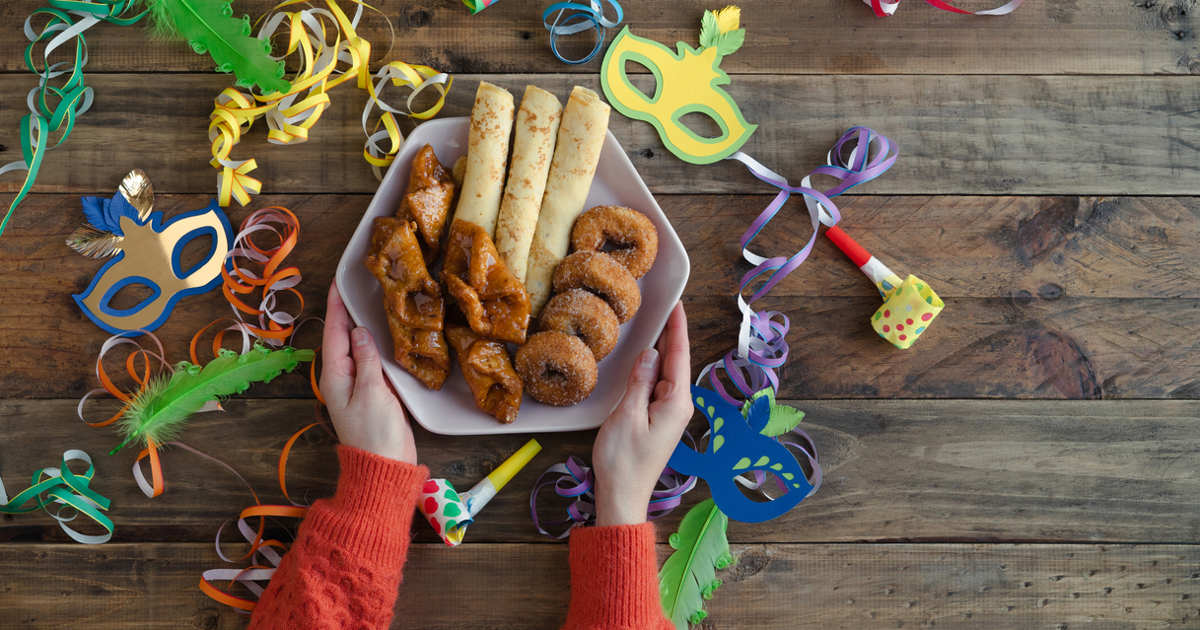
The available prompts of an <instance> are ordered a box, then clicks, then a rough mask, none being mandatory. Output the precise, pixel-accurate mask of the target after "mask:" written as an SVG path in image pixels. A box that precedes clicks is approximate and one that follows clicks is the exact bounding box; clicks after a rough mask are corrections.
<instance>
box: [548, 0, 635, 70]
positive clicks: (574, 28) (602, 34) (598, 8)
mask: <svg viewBox="0 0 1200 630" xmlns="http://www.w3.org/2000/svg"><path fill="white" fill-rule="evenodd" d="M602 2H603V3H607V4H608V6H610V7H612V10H613V13H614V14H615V17H613V18H612V19H609V18H607V17H605V15H604V5H603V4H601V3H602ZM624 19H625V11H624V10H622V9H621V5H620V3H618V2H617V0H589V2H588V4H582V3H579V2H555V3H554V4H552V5H550V6H548V7H546V10H545V11H542V26H545V27H546V30H547V31H549V32H550V52H552V53H554V56H555V57H558V60H559V61H562V62H563V63H570V64H577V63H586V62H588V61H591V60H592V58H593V57H595V56H596V53H599V52H600V51H601V50H602V49H603V48H604V40H605V38H606V37H607V35H608V29H610V28H616V27H617V25H619V24H620V23H621V21H622V20H624ZM588 31H594V32H595V34H596V45H595V46H593V47H592V50H591V51H590V52H588V53H587V54H586V55H584V56H582V57H578V58H575V59H570V58H567V57H564V56H563V55H562V53H561V52H559V50H558V39H559V38H560V37H564V36H568V35H577V34H579V33H585V32H588Z"/></svg>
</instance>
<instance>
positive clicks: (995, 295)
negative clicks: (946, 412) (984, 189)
mask: <svg viewBox="0 0 1200 630" xmlns="http://www.w3.org/2000/svg"><path fill="white" fill-rule="evenodd" d="M369 200H370V197H369V196H368V195H286V196H271V195H268V196H264V197H262V198H261V199H260V202H259V205H256V206H255V207H263V206H266V205H271V204H279V205H284V206H287V207H289V208H291V209H292V210H294V211H295V212H296V213H297V214H298V215H299V216H300V217H301V221H302V225H303V227H302V232H301V243H302V247H301V249H300V250H299V251H298V253H297V254H295V255H294V256H293V258H289V261H293V260H294V264H297V265H298V266H299V267H300V269H301V271H302V273H303V274H304V278H305V279H304V281H303V282H302V283H301V285H300V289H301V290H302V293H303V295H304V299H305V302H306V305H307V310H306V311H305V312H306V313H308V314H321V313H322V312H323V311H324V296H325V292H326V289H327V287H328V285H329V282H330V281H331V279H332V275H333V270H334V267H335V266H336V259H337V258H338V256H339V252H341V251H342V249H343V248H344V247H345V243H346V241H347V240H348V239H349V236H350V233H351V232H352V231H353V229H354V228H355V227H356V226H357V224H358V221H359V219H360V217H361V214H362V212H363V211H364V210H365V209H366V206H367V204H368V203H369ZM766 200H767V198H765V197H761V196H737V197H725V196H690V195H689V196H663V197H662V198H661V201H662V204H663V206H664V209H665V210H666V212H667V214H668V216H670V217H672V219H673V221H674V224H675V225H676V227H677V229H678V230H679V232H680V235H681V238H682V239H683V241H684V244H685V246H686V247H687V248H688V250H689V251H691V252H698V251H704V252H714V253H715V255H716V256H718V258H715V259H714V260H715V261H717V262H718V263H719V264H712V265H696V266H695V267H694V269H693V275H692V278H691V280H690V282H689V285H688V288H687V291H686V293H685V298H686V303H687V307H688V309H689V313H690V328H691V334H692V338H693V342H694V345H693V347H694V350H693V360H694V362H695V365H696V368H697V370H698V368H699V366H701V365H703V364H705V363H707V362H709V361H712V360H715V359H716V358H717V357H719V356H720V355H721V354H722V353H724V352H726V351H727V350H728V349H729V348H731V347H732V345H733V343H734V339H735V335H736V333H737V323H738V317H737V314H736V312H735V306H734V300H733V299H732V297H731V296H732V294H733V291H734V289H735V287H736V280H737V277H738V276H737V274H738V272H739V271H740V270H742V269H745V268H746V265H745V264H744V263H743V262H741V260H740V252H739V251H738V250H737V248H736V247H737V246H736V242H735V240H734V238H733V235H737V234H740V233H741V231H742V230H743V229H744V226H745V225H748V224H749V222H750V221H751V220H752V219H753V217H754V216H755V215H756V214H757V213H758V212H759V211H760V209H761V208H762V206H763V205H764V204H765V202H766ZM847 201H848V202H849V203H848V204H846V205H845V208H844V210H845V215H846V220H845V226H846V229H847V231H849V232H850V233H851V234H853V235H855V236H856V237H857V238H858V239H859V240H860V241H861V242H862V243H863V244H864V245H865V246H866V247H868V248H869V249H871V250H872V251H875V252H877V253H878V254H879V255H880V256H881V257H883V258H885V259H887V260H888V261H889V263H891V264H892V265H894V267H895V268H896V269H897V270H898V271H902V272H903V271H911V272H914V273H916V274H918V275H920V276H921V277H922V278H924V279H925V280H927V281H928V282H930V283H931V284H932V286H934V287H935V288H936V289H937V290H938V291H939V292H940V294H941V295H942V296H943V297H944V298H945V299H946V300H947V302H948V304H949V307H948V309H947V310H946V311H945V313H944V314H942V315H941V316H940V317H939V319H938V320H937V321H936V322H935V327H933V328H931V329H930V331H929V333H928V334H927V336H928V339H925V340H922V341H921V343H920V345H919V346H918V351H912V352H903V351H899V350H894V349H893V348H892V347H891V346H888V345H887V344H885V343H883V342H882V341H880V340H879V339H878V338H877V337H876V336H875V334H874V333H873V332H872V330H871V329H870V327H869V326H868V324H867V319H868V318H869V317H870V316H871V314H872V313H873V312H874V310H875V309H876V308H878V305H879V299H878V296H877V295H876V293H875V292H874V289H873V288H872V287H871V285H870V283H869V282H867V280H866V278H864V277H863V276H862V274H860V273H859V272H858V271H857V270H855V269H854V268H853V266H852V265H851V264H850V263H849V262H847V261H846V260H845V259H844V258H843V257H842V255H841V254H840V253H838V252H837V251H836V250H835V248H834V247H833V246H832V245H831V244H830V243H827V242H825V239H822V240H821V241H820V242H819V243H818V244H817V247H816V248H815V253H814V254H813V257H812V259H811V260H810V261H809V262H808V263H806V264H805V265H804V266H802V267H801V268H800V269H799V270H798V271H797V272H796V273H794V274H793V275H792V276H791V277H789V278H788V279H787V280H785V281H784V282H783V283H782V284H780V285H779V287H777V288H776V289H775V291H774V292H773V293H772V295H771V297H769V298H767V300H766V301H765V305H766V306H768V307H769V308H773V309H778V310H781V311H783V312H784V313H786V314H787V315H788V316H789V317H790V318H791V320H792V332H791V333H790V336H789V341H790V342H791V344H792V360H791V361H790V363H789V365H788V366H787V367H786V368H784V374H785V378H784V382H785V388H784V393H785V395H787V396H790V397H797V398H830V397H835V398H841V397H868V398H874V397H933V398H970V397H992V398H996V397H1000V398H1005V397H1007V398H1101V397H1109V398H1195V397H1198V396H1200V380H1198V379H1200V376H1198V375H1200V353H1198V352H1196V350H1197V349H1198V348H1200V340H1198V339H1197V337H1196V335H1195V334H1194V329H1195V322H1196V320H1195V315H1194V313H1195V309H1196V308H1197V305H1198V304H1200V293H1197V291H1200V289H1198V288H1197V287H1200V282H1197V279H1198V277H1197V272H1196V270H1195V267H1194V266H1193V265H1192V264H1191V262H1190V261H1192V260H1195V259H1196V258H1197V255H1200V246H1198V245H1197V243H1198V242H1200V240H1198V239H1196V238H1195V236H1194V235H1196V234H1198V233H1200V200H1196V199H1194V198H1181V199H1166V198H1115V199H1084V198H1071V197H1068V198H1022V197H965V198H964V197H855V198H849V199H848V200H847ZM78 203H79V201H78V197H77V196H74V195H34V196H33V197H32V198H30V200H29V202H28V203H27V204H26V205H25V206H23V207H22V208H21V209H20V213H19V214H18V215H17V217H16V219H15V220H14V222H13V224H12V225H11V226H10V228H9V230H8V231H7V233H6V234H5V236H4V238H3V239H0V328H3V329H5V330H8V331H11V333H10V334H9V335H8V336H7V337H6V339H5V341H4V348H5V349H6V351H7V353H8V360H7V365H8V369H6V370H4V371H3V372H0V387H2V388H3V390H4V391H5V392H6V393H7V395H8V396H15V397H29V396H32V397H39V398H58V397H66V396H79V395H82V394H83V393H84V392H86V391H87V390H89V389H92V388H94V387H97V383H96V380H95V376H94V375H93V374H92V370H91V368H90V367H88V365H89V363H90V362H91V361H92V360H93V358H94V357H95V356H96V353H97V351H98V349H99V347H100V344H101V343H102V342H103V340H104V339H105V338H106V337H107V335H106V334H104V333H103V332H102V331H101V330H100V329H98V328H96V327H94V326H93V325H92V324H91V323H90V322H89V321H88V320H87V319H86V318H85V317H84V316H83V314H82V313H81V312H80V310H79V308H78V307H77V306H76V305H75V303H74V302H73V301H72V300H71V298H70V295H71V294H74V293H78V292H81V291H83V290H84V289H86V287H87V286H88V283H89V282H90V281H91V278H92V276H93V275H94V274H95V273H96V271H97V270H98V269H99V266H100V265H99V264H98V263H97V262H96V261H93V260H89V259H86V258H83V257H82V256H78V255H76V254H74V253H73V252H71V251H70V250H69V249H67V248H66V247H65V246H63V245H62V244H61V243H62V241H63V239H64V238H65V237H66V235H67V234H69V233H70V231H71V230H73V229H74V228H75V227H76V226H77V225H79V222H80V217H81V216H82V215H81V214H80V212H79V210H78ZM205 203H206V198H205V197H204V196H201V195H160V196H159V201H158V207H159V208H160V209H162V210H164V211H165V212H166V213H167V214H168V215H171V214H174V213H178V212H183V211H187V210H192V209H195V208H198V207H201V206H203V205H204V204H205ZM795 212H802V211H801V210H800V209H796V210H795ZM246 214H248V211H247V210H245V209H242V208H234V209H231V210H230V215H231V218H232V220H233V221H234V222H235V223H236V222H238V221H240V219H241V218H242V217H244V216H245V215H246ZM777 223H778V228H777V229H775V230H774V231H769V232H768V233H766V235H765V236H764V237H763V242H762V246H761V247H760V248H757V250H758V251H760V252H770V253H774V254H784V253H790V252H791V251H792V249H793V248H796V247H799V243H801V242H803V240H805V239H807V238H808V233H807V232H806V230H807V229H808V223H807V221H806V220H805V219H804V218H803V217H801V216H794V215H793V216H785V217H783V218H781V219H778V220H777ZM946 251H955V252H956V255H955V256H946V255H944V252H946ZM959 254H961V255H959ZM1162 298H1178V299H1162ZM230 313H231V311H230V309H229V306H228V305H227V304H226V303H225V302H224V300H223V299H221V298H220V297H219V296H217V295H216V294H209V295H204V296H192V297H188V298H186V299H184V300H183V301H182V302H181V303H180V306H179V307H178V308H177V309H176V312H175V313H174V314H173V315H172V316H171V318H170V319H169V320H168V321H167V323H166V324H164V325H163V327H162V328H160V329H159V331H158V334H159V336H160V337H161V338H162V339H163V340H164V342H165V343H166V347H167V351H168V354H169V358H170V359H171V360H181V359H183V358H186V354H185V353H186V347H187V341H188V339H190V337H191V335H192V334H193V333H194V332H195V331H196V330H197V329H199V328H200V327H201V326H203V325H204V324H206V323H208V322H210V321H212V320H214V319H216V318H219V317H225V316H228V315H230ZM829 338H834V339H838V340H839V341H838V343H836V344H830V343H826V342H823V341H821V340H823V339H829ZM317 339H318V331H317V330H316V327H315V326H314V327H313V329H312V330H310V331H307V333H306V334H305V336H304V337H302V339H301V340H300V341H301V342H303V343H306V344H309V345H312V346H315V344H316V343H317ZM116 365H117V364H116V362H114V363H113V366H114V368H115V369H119V368H116ZM786 375H802V376H800V377H799V378H795V377H790V378H789V377H787V376H786ZM255 391H256V393H257V394H258V395H266V396H308V395H309V391H310V390H309V388H308V385H307V383H305V382H304V380H303V379H300V378H294V379H283V380H281V381H278V382H277V383H273V384H271V385H268V386H256V388H255Z"/></svg>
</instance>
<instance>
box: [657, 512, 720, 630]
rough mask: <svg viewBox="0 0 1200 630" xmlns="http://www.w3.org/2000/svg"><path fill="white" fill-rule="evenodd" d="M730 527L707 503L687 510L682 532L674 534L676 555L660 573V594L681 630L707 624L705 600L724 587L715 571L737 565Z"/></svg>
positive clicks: (672, 620) (680, 526)
mask: <svg viewBox="0 0 1200 630" xmlns="http://www.w3.org/2000/svg"><path fill="white" fill-rule="evenodd" d="M728 527H729V518H728V517H726V516H725V514H724V513H722V512H721V510H719V509H717V506H716V504H715V503H713V500H712V499H705V500H704V501H701V502H700V503H699V504H697V505H696V506H695V507H693V508H692V509H691V510H688V513H687V515H686V516H684V517H683V521H681V522H680V523H679V531H677V532H675V533H674V534H671V537H670V539H669V541H670V543H671V548H673V549H675V552H674V553H672V554H671V557H669V558H667V561H666V562H664V563H663V567H662V570H661V571H659V573H658V591H659V595H660V596H661V597H662V605H663V612H665V613H666V615H667V618H668V619H670V620H671V622H672V623H674V624H675V627H676V628H678V629H679V630H687V628H688V623H689V622H690V623H700V622H701V621H704V618H705V617H707V616H708V614H707V613H705V612H704V600H706V599H711V598H712V594H713V591H714V590H716V588H717V587H718V586H720V585H721V580H719V579H717V572H716V570H717V569H725V568H728V567H729V566H731V565H732V564H733V563H734V559H733V556H732V555H731V554H730V553H729V539H728V537H727V536H726V533H725V531H726V529H727V528H728Z"/></svg>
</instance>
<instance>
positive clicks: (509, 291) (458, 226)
mask: <svg viewBox="0 0 1200 630" xmlns="http://www.w3.org/2000/svg"><path fill="white" fill-rule="evenodd" d="M442 280H444V281H445V282H446V290H447V291H449V293H450V296H451V297H453V298H454V301H455V302H457V303H458V306H459V308H460V309H461V310H462V312H463V315H465V316H466V318H467V323H468V324H470V325H471V330H474V331H475V333H476V334H478V335H479V336H481V337H487V338H488V339H495V340H497V341H507V342H510V343H524V342H525V331H526V329H527V328H528V327H529V295H528V294H527V293H525V287H524V285H522V284H521V281H520V280H517V278H516V276H514V275H513V274H512V272H511V271H509V269H508V267H507V266H506V265H505V264H504V261H502V260H501V259H500V255H499V254H498V253H497V252H496V246H495V244H493V243H492V238H491V237H490V236H488V235H487V232H485V231H484V229H483V228H482V227H480V226H479V225H477V224H475V223H471V222H469V221H460V220H458V219H455V220H454V222H453V223H451V225H450V236H449V238H448V239H447V244H446V261H445V263H444V265H443V267H442Z"/></svg>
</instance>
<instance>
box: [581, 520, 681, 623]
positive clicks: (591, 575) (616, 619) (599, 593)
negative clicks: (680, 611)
mask: <svg viewBox="0 0 1200 630" xmlns="http://www.w3.org/2000/svg"><path fill="white" fill-rule="evenodd" d="M674 627H675V626H674V625H672V624H671V622H670V621H668V620H667V618H666V617H665V616H664V615H663V610H662V603H661V602H660V600H659V595H658V559H657V557H656V556H655V552H654V525H653V524H652V523H642V524H640V525H619V526H613V527H581V528H576V529H575V530H573V531H572V532H571V604H570V606H569V607H568V609H567V622H566V624H564V625H563V630H674Z"/></svg>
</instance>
